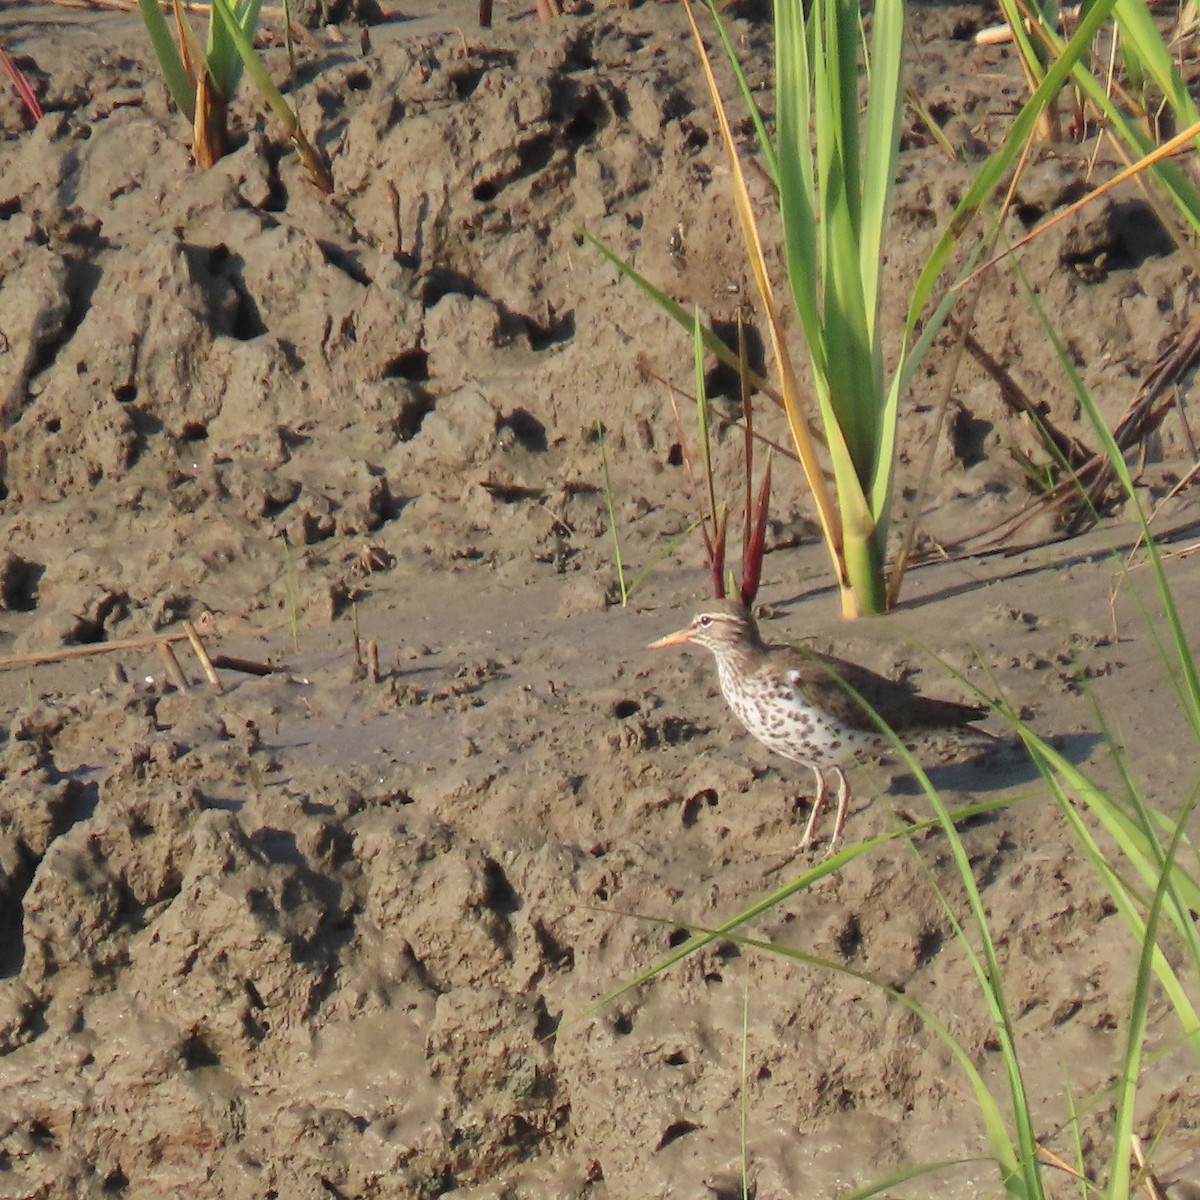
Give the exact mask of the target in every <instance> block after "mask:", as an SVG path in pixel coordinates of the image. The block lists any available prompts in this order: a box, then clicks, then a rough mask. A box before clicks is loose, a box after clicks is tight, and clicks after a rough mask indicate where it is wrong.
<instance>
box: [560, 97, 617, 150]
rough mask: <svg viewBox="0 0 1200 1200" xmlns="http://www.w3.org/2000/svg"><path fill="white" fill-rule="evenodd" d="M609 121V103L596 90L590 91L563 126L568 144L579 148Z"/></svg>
mask: <svg viewBox="0 0 1200 1200" xmlns="http://www.w3.org/2000/svg"><path fill="white" fill-rule="evenodd" d="M608 121H609V111H608V107H607V105H606V104H605V103H604V101H603V100H601V98H600V97H599V96H598V95H597V94H596V93H595V92H588V93H587V95H585V96H584V97H583V100H582V102H581V103H580V105H579V107H578V108H577V109H576V110H575V112H574V113H573V114H572V116H571V119H570V120H569V121H568V122H567V123H566V125H565V126H564V127H563V136H564V137H565V138H566V139H567V144H568V145H570V146H571V147H573V148H574V149H578V148H579V147H580V146H582V145H584V144H585V143H586V142H590V141H591V140H592V139H593V138H594V137H595V136H596V134H598V133H599V132H600V131H601V130H602V129H603V128H604V127H605V126H606V125H607V124H608Z"/></svg>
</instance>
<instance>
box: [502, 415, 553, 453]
mask: <svg viewBox="0 0 1200 1200" xmlns="http://www.w3.org/2000/svg"><path fill="white" fill-rule="evenodd" d="M496 428H497V430H500V429H510V430H512V432H513V433H514V434H515V435H516V439H517V441H518V442H520V443H521V445H522V446H524V447H525V449H526V450H536V451H539V452H540V451H543V450H545V449H546V445H547V442H546V427H545V425H543V424H542V423H541V421H539V420H538V419H537V417H535V416H534V415H533V414H532V413H531V412H527V411H526V410H525V409H523V408H514V409H513V411H512V412H511V413H509V414H508V416H507V417H505V418H504V419H503V420H502V421H501V422H500V423H499V424H498V425H497V427H496Z"/></svg>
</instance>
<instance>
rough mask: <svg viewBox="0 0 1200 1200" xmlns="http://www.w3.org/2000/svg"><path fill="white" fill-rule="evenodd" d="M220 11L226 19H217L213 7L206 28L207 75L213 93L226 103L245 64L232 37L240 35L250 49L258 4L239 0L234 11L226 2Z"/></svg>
mask: <svg viewBox="0 0 1200 1200" xmlns="http://www.w3.org/2000/svg"><path fill="white" fill-rule="evenodd" d="M223 8H224V10H225V13H227V14H228V15H227V16H226V15H225V13H222V14H221V15H218V13H217V7H216V5H215V4H214V6H213V17H212V20H211V21H210V23H209V27H208V72H209V74H210V75H211V76H212V79H213V83H215V84H216V86H217V90H218V91H219V92H220V93H221V95H222V96H223V97H224V98H225V99H226V100H227V101H228V100H232V99H233V97H234V95H235V94H236V92H237V89H238V84H239V83H240V82H241V78H242V70H243V66H244V65H245V64H246V59H245V57H244V55H243V52H242V51H241V49H240V48H239V45H238V40H237V36H236V35H237V34H239V33H240V34H241V36H242V38H243V39H245V40H246V41H247V42H248V43H249V44H250V45H251V47H253V45H254V36H255V34H256V33H257V32H258V18H259V12H260V10H261V8H262V0H240V2H239V3H238V4H237V5H236V7H231V6H230V4H229V0H225V3H224V5H223Z"/></svg>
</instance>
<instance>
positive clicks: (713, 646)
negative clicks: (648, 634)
mask: <svg viewBox="0 0 1200 1200" xmlns="http://www.w3.org/2000/svg"><path fill="white" fill-rule="evenodd" d="M684 642H694V643H695V644H696V645H698V646H703V647H705V649H707V650H711V651H712V652H713V653H714V654H718V655H720V654H725V653H728V652H730V651H733V650H738V649H743V648H746V647H748V646H755V645H757V644H758V629H757V627H756V626H755V624H754V618H753V617H752V616H751V615H750V613H749V611H748V610H747V609H746V608H745V607H744V606H743V605H741V604H737V603H715V604H713V605H712V606H711V607H708V608H705V609H703V610H702V611H701V612H698V613H697V614H696V615H695V616H694V617H693V618H692V623H691V624H690V625H688V626H687V627H686V628H685V629H680V630H679V631H678V632H677V633H669V634H667V636H666V637H662V638H659V639H658V641H656V642H651V643H650V645H649V647H648V649H651V650H658V649H661V648H662V647H663V646H681V645H683V643H684Z"/></svg>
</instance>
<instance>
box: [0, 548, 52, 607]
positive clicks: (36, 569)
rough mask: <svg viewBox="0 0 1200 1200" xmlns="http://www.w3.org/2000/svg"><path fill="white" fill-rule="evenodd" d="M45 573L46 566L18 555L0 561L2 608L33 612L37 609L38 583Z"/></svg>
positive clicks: (0, 599) (0, 601) (0, 602)
mask: <svg viewBox="0 0 1200 1200" xmlns="http://www.w3.org/2000/svg"><path fill="white" fill-rule="evenodd" d="M45 572H46V568H45V566H44V564H42V563H36V562H30V561H29V560H28V559H24V558H21V557H20V555H17V554H13V555H10V556H9V557H7V558H4V559H0V608H6V609H8V610H9V611H10V612H32V611H33V610H34V609H35V608H37V601H38V583H39V582H40V580H41V578H42V576H43V575H44V574H45Z"/></svg>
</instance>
